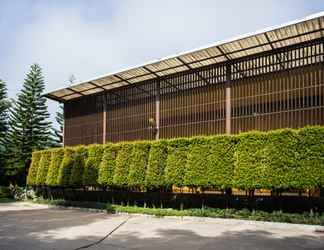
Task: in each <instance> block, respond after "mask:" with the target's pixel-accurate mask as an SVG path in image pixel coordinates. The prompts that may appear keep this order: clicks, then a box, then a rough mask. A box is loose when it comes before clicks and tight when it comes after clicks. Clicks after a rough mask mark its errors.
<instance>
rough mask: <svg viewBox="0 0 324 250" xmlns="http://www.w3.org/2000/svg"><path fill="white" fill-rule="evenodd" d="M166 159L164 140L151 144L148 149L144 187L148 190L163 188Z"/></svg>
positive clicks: (166, 149)
mask: <svg viewBox="0 0 324 250" xmlns="http://www.w3.org/2000/svg"><path fill="white" fill-rule="evenodd" d="M167 157H168V143H167V141H166V140H160V141H157V142H153V143H152V145H151V149H150V154H149V159H148V166H147V171H146V178H145V185H146V187H148V188H161V187H164V186H165V178H164V171H165V166H166V161H167Z"/></svg>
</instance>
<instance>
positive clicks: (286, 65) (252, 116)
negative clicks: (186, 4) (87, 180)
mask: <svg viewBox="0 0 324 250" xmlns="http://www.w3.org/2000/svg"><path fill="white" fill-rule="evenodd" d="M323 27H324V17H323V13H319V14H316V15H313V16H311V17H307V18H305V19H302V20H298V21H295V22H292V23H290V24H287V25H282V26H279V27H276V28H271V29H268V30H266V31H263V32H259V33H254V34H250V35H247V36H243V37H240V38H238V39H232V40H229V41H226V42H221V43H216V44H215V45H213V46H210V47H207V48H204V49H199V50H195V51H192V52H187V53H183V54H180V55H177V56H174V57H169V58H166V59H163V60H159V61H156V62H153V63H149V64H146V65H144V66H140V67H136V68H132V69H129V70H126V71H121V72H118V73H114V74H109V75H107V76H103V77H99V78H97V79H94V80H90V81H86V82H82V83H79V84H77V85H74V86H71V87H68V88H64V89H60V90H56V91H53V92H51V93H48V94H47V97H48V98H51V99H53V100H57V101H59V102H63V103H64V117H65V124H64V144H65V145H78V144H91V143H106V142H118V141H129V140H154V139H160V138H174V137H190V136H195V135H215V134H224V133H233V134H236V133H240V132H245V131H250V130H260V131H268V130H273V129H278V128H286V127H289V128H298V127H304V126H307V125H323V124H324V29H323Z"/></svg>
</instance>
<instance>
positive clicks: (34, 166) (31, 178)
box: [27, 151, 42, 186]
mask: <svg viewBox="0 0 324 250" xmlns="http://www.w3.org/2000/svg"><path fill="white" fill-rule="evenodd" d="M41 156H42V151H35V152H33V155H32V160H31V164H30V167H29V171H28V176H27V185H29V186H34V185H36V179H37V172H38V166H39V161H40V158H41Z"/></svg>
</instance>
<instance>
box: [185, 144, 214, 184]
mask: <svg viewBox="0 0 324 250" xmlns="http://www.w3.org/2000/svg"><path fill="white" fill-rule="evenodd" d="M209 154H210V145H208V144H207V143H206V141H205V140H203V139H202V138H199V139H198V138H195V139H194V140H192V141H191V143H190V146H189V147H188V160H187V164H186V167H185V168H186V171H185V176H184V184H185V185H186V186H192V187H208V186H209V185H208V184H209V177H208V175H207V172H208V160H207V158H208V156H209Z"/></svg>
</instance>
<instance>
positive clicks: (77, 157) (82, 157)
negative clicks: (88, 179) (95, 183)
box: [70, 146, 88, 187]
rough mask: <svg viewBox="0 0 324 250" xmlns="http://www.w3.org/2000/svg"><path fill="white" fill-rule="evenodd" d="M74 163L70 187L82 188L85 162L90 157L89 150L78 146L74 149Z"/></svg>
mask: <svg viewBox="0 0 324 250" xmlns="http://www.w3.org/2000/svg"><path fill="white" fill-rule="evenodd" d="M74 150H75V152H74V161H73V166H72V170H71V175H70V186H72V187H80V186H82V184H83V172H84V168H85V162H86V160H87V156H88V150H87V148H86V147H85V146H78V147H75V148H74Z"/></svg>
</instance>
